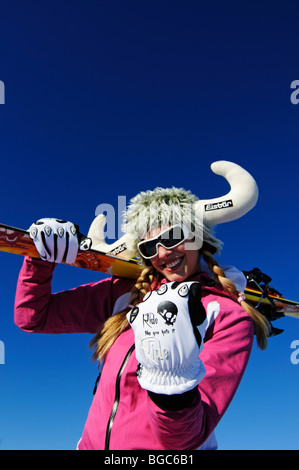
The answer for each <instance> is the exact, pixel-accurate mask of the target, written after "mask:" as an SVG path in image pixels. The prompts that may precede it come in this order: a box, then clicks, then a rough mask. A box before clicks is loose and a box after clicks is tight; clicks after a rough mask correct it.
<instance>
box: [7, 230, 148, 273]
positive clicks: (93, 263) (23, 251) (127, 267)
mask: <svg viewBox="0 0 299 470" xmlns="http://www.w3.org/2000/svg"><path fill="white" fill-rule="evenodd" d="M80 237H81V238H83V239H84V238H85V237H84V236H82V235H81V236H80ZM80 241H81V240H80ZM0 251H4V252H7V253H14V254H17V255H22V256H29V257H30V258H37V259H40V256H39V254H38V252H37V250H36V248H35V246H34V243H33V241H32V240H31V238H30V236H29V232H28V231H27V230H22V229H19V228H16V227H11V226H9V225H4V224H0ZM71 266H76V267H78V268H85V269H90V270H92V271H99V272H102V273H105V274H109V275H112V276H118V277H126V278H130V279H135V278H136V277H137V276H138V274H139V273H140V271H141V267H140V265H139V264H138V263H137V261H135V260H133V259H132V260H131V259H125V258H121V257H120V256H115V255H109V254H106V253H102V252H100V251H96V250H92V249H89V250H81V249H79V251H78V256H77V259H76V261H75V263H74V264H72V265H71Z"/></svg>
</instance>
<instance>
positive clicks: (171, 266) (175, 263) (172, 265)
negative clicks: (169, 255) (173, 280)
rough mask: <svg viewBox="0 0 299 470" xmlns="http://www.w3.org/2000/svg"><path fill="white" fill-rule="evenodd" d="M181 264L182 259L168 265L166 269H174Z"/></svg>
mask: <svg viewBox="0 0 299 470" xmlns="http://www.w3.org/2000/svg"><path fill="white" fill-rule="evenodd" d="M180 262H181V259H180V258H179V259H177V260H174V261H173V262H172V263H169V264H166V268H174V267H175V266H177V265H178V264H179V263H180Z"/></svg>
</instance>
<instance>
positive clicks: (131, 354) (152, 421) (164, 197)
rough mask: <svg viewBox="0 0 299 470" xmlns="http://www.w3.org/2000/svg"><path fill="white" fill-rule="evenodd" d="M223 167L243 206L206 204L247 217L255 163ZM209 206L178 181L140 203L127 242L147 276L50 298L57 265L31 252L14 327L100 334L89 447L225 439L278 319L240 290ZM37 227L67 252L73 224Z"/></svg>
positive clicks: (85, 437)
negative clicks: (240, 392) (255, 357)
mask: <svg viewBox="0 0 299 470" xmlns="http://www.w3.org/2000/svg"><path fill="white" fill-rule="evenodd" d="M220 167H221V171H224V173H225V174H229V179H230V181H231V183H232V184H231V191H230V193H229V195H227V196H224V197H222V198H220V199H219V198H218V200H219V201H221V200H228V199H231V200H232V202H233V203H232V205H229V206H228V207H227V208H226V209H225V208H222V209H220V210H223V211H225V210H227V211H228V210H229V211H231V212H229V213H227V212H223V215H222V216H221V213H218V214H216V212H217V210H214V211H208V213H207V214H208V215H206V217H207V219H208V220H209V221H210V222H211V220H213V221H214V223H220V222H221V220H222V221H228V220H232V219H234V218H236V217H237V216H241V215H243V214H244V213H246V212H247V211H248V210H250V208H251V207H252V206H253V205H254V201H255V200H256V197H257V194H256V190H255V188H256V185H255V183H254V180H253V178H252V177H251V176H250V175H248V173H247V172H245V170H243V169H240V167H238V166H237V165H234V164H230V163H228V164H227V165H224V166H223V162H222V163H221V165H220ZM218 170H219V167H218ZM229 170H230V171H229ZM240 175H241V176H243V178H240ZM240 180H242V184H241V186H240V184H239V183H240ZM234 182H235V184H234ZM246 182H247V184H246ZM213 201H214V202H216V201H217V200H216V201H215V200H212V201H210V202H211V203H213V204H214V202H213ZM206 203H207V202H206ZM204 206H205V202H204V201H199V200H198V198H197V197H196V196H194V195H193V194H191V193H190V192H189V191H185V190H184V189H179V188H170V189H169V188H165V189H163V188H158V189H156V190H153V191H146V192H143V193H140V194H138V195H137V196H136V197H135V198H133V199H132V201H131V202H130V205H129V207H128V210H127V212H126V220H125V223H126V230H125V235H126V246H127V247H128V250H130V252H131V253H133V254H134V255H135V256H138V257H139V259H140V261H141V262H142V263H143V264H144V269H143V271H142V272H141V275H140V277H139V278H138V279H137V281H133V280H128V279H122V278H115V277H112V278H108V279H104V280H102V281H99V282H96V283H93V284H88V285H84V286H80V287H78V288H76V289H71V290H69V291H64V292H59V293H57V294H52V293H51V279H52V274H53V270H54V267H55V265H54V264H53V263H52V262H49V261H46V260H45V259H43V260H32V259H29V258H26V259H25V262H24V265H23V267H22V270H21V273H20V277H19V282H18V287H17V294H16V302H15V319H16V323H17V324H18V325H19V326H20V327H21V328H23V329H24V330H26V331H31V332H33V331H34V332H38V333H71V332H91V333H96V334H95V336H94V339H93V340H92V342H91V346H92V347H94V348H95V352H94V358H95V359H96V360H98V361H99V362H100V363H101V365H102V368H101V376H100V379H99V383H98V386H97V388H96V390H95V397H94V400H93V403H92V405H91V408H90V411H89V414H88V418H87V421H86V425H85V428H84V430H83V434H82V438H81V439H80V442H79V444H78V448H79V449H80V450H81V449H82V450H85V449H106V450H108V449H110V450H113V449H127V450H132V449H149V450H164V449H173V450H187V449H189V450H191V449H197V448H208V449H212V448H215V447H216V446H217V443H216V440H215V436H214V429H215V427H216V425H217V424H218V422H219V421H220V419H221V418H222V416H223V414H224V412H225V411H226V409H227V407H228V405H229V404H230V402H231V400H232V398H233V396H234V394H235V392H236V390H237V388H238V386H239V383H240V381H241V378H242V376H243V373H244V371H245V369H246V366H247V362H248V360H249V356H250V353H251V347H252V343H253V336H254V330H255V332H256V335H257V341H258V344H259V346H260V347H261V348H262V349H263V348H265V346H266V343H267V334H268V327H269V325H268V323H267V321H266V319H264V318H263V317H262V315H261V314H259V313H258V312H257V311H255V310H254V309H253V308H252V307H250V306H249V305H248V304H247V303H246V302H245V301H244V296H243V295H242V293H241V294H240V291H242V289H243V288H244V287H245V284H246V280H245V277H244V276H243V275H242V273H240V272H237V276H236V270H231V269H226V268H224V267H220V266H219V265H218V263H217V262H216V261H215V260H214V258H213V254H214V253H215V252H217V251H220V247H221V242H220V241H219V240H217V239H216V238H215V236H214V234H213V231H212V229H211V227H210V226H209V225H208V223H207V222H206V220H205V219H204V220H203V218H202V214H203V208H204ZM211 213H213V214H211ZM59 224H61V227H59V226H58V225H59ZM38 227H39V230H40V231H41V233H40V236H41V237H42V238H43V239H44V240H47V237H48V238H49V236H50V235H51V234H53V232H55V233H56V231H57V233H58V234H60V235H59V236H57V237H56V242H57V244H59V245H61V247H63V250H62V251H63V252H64V253H65V251H66V246H67V248H70V244H67V245H66V239H65V238H66V234H67V233H68V231H69V230H71V228H72V227H73V225H72V224H71V223H66V222H65V221H59V219H46V220H45V219H43V224H41V225H39V226H38ZM93 228H94V227H93ZM62 229H63V230H62ZM43 230H45V233H44V234H43V235H42V232H43ZM49 234H50V235H49ZM91 234H92V230H91ZM89 236H90V233H89ZM69 237H70V234H69ZM91 239H92V240H93V241H94V239H93V238H92V237H91ZM33 240H34V241H35V245H36V248H37V250H38V249H39V243H38V240H37V238H36V237H33ZM59 248H60V246H57V247H56V250H59ZM72 248H74V247H72ZM92 248H94V245H92ZM138 248H139V251H138ZM48 249H49V251H50V252H51V247H50V246H48ZM40 254H41V256H43V255H44V249H42V250H41V253H40ZM65 257H66V259H67V253H65ZM47 259H48V260H52V256H51V253H49V258H47ZM232 279H233V280H234V281H235V282H233V281H232ZM219 384H220V386H219ZM128 436H129V437H130V438H129V439H128Z"/></svg>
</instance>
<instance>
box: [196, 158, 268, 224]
mask: <svg viewBox="0 0 299 470" xmlns="http://www.w3.org/2000/svg"><path fill="white" fill-rule="evenodd" d="M211 170H212V171H213V173H215V174H216V175H220V176H223V177H224V178H225V179H226V180H227V181H228V183H229V184H230V187H231V188H230V191H229V192H228V193H227V194H225V195H224V196H221V197H217V198H214V199H205V200H203V199H201V200H199V201H197V202H195V203H194V206H193V207H194V208H195V210H197V209H198V210H199V211H200V212H201V213H202V217H203V221H204V223H205V224H206V225H209V226H211V225H218V224H223V223H225V222H230V221H232V220H236V219H238V218H240V217H242V216H243V215H244V214H246V213H247V212H249V211H250V210H251V209H252V208H253V207H254V206H255V204H256V202H257V199H258V194H259V191H258V187H257V184H256V182H255V180H254V179H253V177H252V176H251V175H250V174H249V173H248V172H247V171H246V170H244V168H242V167H241V166H239V165H237V164H236V163H232V162H228V161H225V160H221V161H218V162H214V163H212V165H211Z"/></svg>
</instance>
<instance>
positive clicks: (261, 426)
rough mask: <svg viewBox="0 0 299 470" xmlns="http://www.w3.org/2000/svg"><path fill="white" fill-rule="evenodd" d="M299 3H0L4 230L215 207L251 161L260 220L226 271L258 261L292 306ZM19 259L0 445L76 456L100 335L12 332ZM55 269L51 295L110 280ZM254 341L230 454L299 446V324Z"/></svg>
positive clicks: (7, 309)
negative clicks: (134, 201) (295, 352)
mask: <svg viewBox="0 0 299 470" xmlns="http://www.w3.org/2000/svg"><path fill="white" fill-rule="evenodd" d="M298 14H299V7H298V3H297V2H295V1H287V2H283V1H273V0H272V1H270V0H263V1H256V0H254V1H250V2H249V1H242V2H240V1H228V2H221V1H218V0H216V1H214V2H201V1H195V0H190V1H176V0H162V1H161V0H159V1H158V0H153V1H150V2H148V1H141V2H136V1H131V0H122V1H121V0H118V1H117V0H109V1H94V0H85V1H78V0H73V1H66V0H59V1H58V0H52V1H51V2H40V1H37V0H34V1H32V0H29V1H27V2H24V1H20V0H16V1H14V2H2V4H1V13H0V44H1V48H0V80H2V81H3V82H4V84H5V105H0V123H1V124H0V156H1V176H2V178H1V194H2V197H1V206H0V222H2V223H7V224H10V225H14V226H18V227H22V228H27V227H29V226H30V225H31V223H32V222H33V221H34V220H36V219H37V218H39V217H61V218H66V219H69V220H72V221H74V222H77V223H78V224H79V225H80V228H81V231H82V232H87V230H88V227H89V225H90V223H91V221H92V220H93V218H94V215H95V210H96V207H97V206H98V205H99V204H101V203H107V204H112V205H114V206H116V205H117V200H118V199H117V198H118V196H119V195H123V196H124V195H125V196H126V197H127V199H129V198H130V197H132V196H133V195H135V194H136V193H137V192H138V191H140V190H142V189H153V188H154V187H156V186H172V185H174V186H182V187H185V188H186V189H190V190H191V191H192V192H194V193H195V194H197V195H198V196H199V197H202V198H207V197H216V196H219V195H221V194H224V193H225V192H226V191H227V190H228V187H227V184H226V182H225V181H224V180H223V179H222V178H220V177H218V176H216V175H213V174H212V172H211V171H210V169H209V166H210V164H211V163H212V162H213V161H215V160H222V159H227V160H231V161H234V162H236V163H238V164H240V165H242V166H244V167H245V168H246V169H247V170H248V171H249V172H251V173H252V174H253V176H254V177H255V178H256V181H257V182H258V185H259V188H260V198H259V201H258V204H257V206H256V208H255V209H254V210H253V211H251V212H250V213H249V214H248V215H247V216H245V217H244V218H242V219H240V220H238V221H236V222H232V223H229V224H226V225H222V226H219V227H218V228H217V232H216V233H217V236H218V237H219V238H221V239H222V240H223V241H224V250H223V254H222V262H223V263H226V264H234V265H236V266H238V267H239V268H241V269H245V270H247V269H251V268H253V267H255V266H258V267H260V268H261V269H262V270H263V271H265V272H266V273H267V274H269V275H270V276H271V277H272V278H273V283H272V284H273V285H274V286H275V287H276V288H277V289H279V290H280V291H282V292H283V294H284V295H285V296H286V297H289V298H291V299H294V300H297V299H298V300H299V287H298V285H299V274H298V272H299V271H298V243H297V238H298V228H299V227H298V214H297V212H298V211H297V207H298V204H299V197H298V154H299V105H294V104H292V103H291V100H290V96H291V93H292V91H293V90H291V88H290V85H291V82H292V81H293V80H298V79H299V68H298V64H299V55H298V50H297V49H298V48H297V44H298ZM21 262H22V259H21V258H20V257H17V256H13V255H9V254H5V253H2V254H0V263H1V272H2V275H1V285H0V299H1V303H0V309H1V314H0V340H1V341H3V343H4V344H5V364H0V449H72V448H74V447H75V446H76V442H77V440H78V439H79V438H80V435H81V432H82V429H83V426H84V423H85V419H86V416H87V412H88V409H89V406H90V403H91V400H92V389H93V385H94V381H95V379H96V376H97V369H96V366H95V365H94V364H93V363H92V362H91V359H90V351H89V350H88V343H89V340H90V339H91V337H90V336H89V335H84V334H83V335H69V336H68V335H62V336H51V335H49V336H46V335H33V334H26V333H24V332H22V331H20V330H19V329H17V327H16V326H15V325H14V323H13V302H14V293H15V286H16V281H17V276H18V272H19V269H20V266H21ZM100 278H101V275H100V274H97V273H91V272H88V271H84V270H80V269H75V268H71V267H64V266H60V267H58V268H57V270H56V273H55V277H54V281H53V291H58V290H64V289H67V288H71V287H74V286H76V285H80V284H82V283H86V282H91V281H95V280H97V279H100ZM275 326H277V327H278V328H283V329H284V330H285V331H284V333H283V334H282V335H280V336H277V337H275V338H272V339H270V341H269V348H268V350H267V351H266V352H261V351H259V350H258V349H257V347H256V345H255V346H254V349H253V353H252V356H251V360H250V363H249V366H248V369H247V371H246V373H245V376H244V379H243V381H242V383H241V386H240V388H239V390H238V392H237V395H236V397H235V399H234V401H233V403H232V404H231V406H230V408H229V410H228V411H227V413H226V415H225V417H224V418H223V420H222V422H221V423H220V425H219V426H218V429H217V437H218V442H219V448H220V449H248V448H249V449H298V448H299V432H298V421H299V405H298V384H299V380H298V379H299V364H298V365H295V364H292V363H291V360H290V357H291V353H292V350H291V343H292V341H294V340H299V321H298V320H295V319H290V318H288V319H281V320H279V321H276V323H275Z"/></svg>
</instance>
